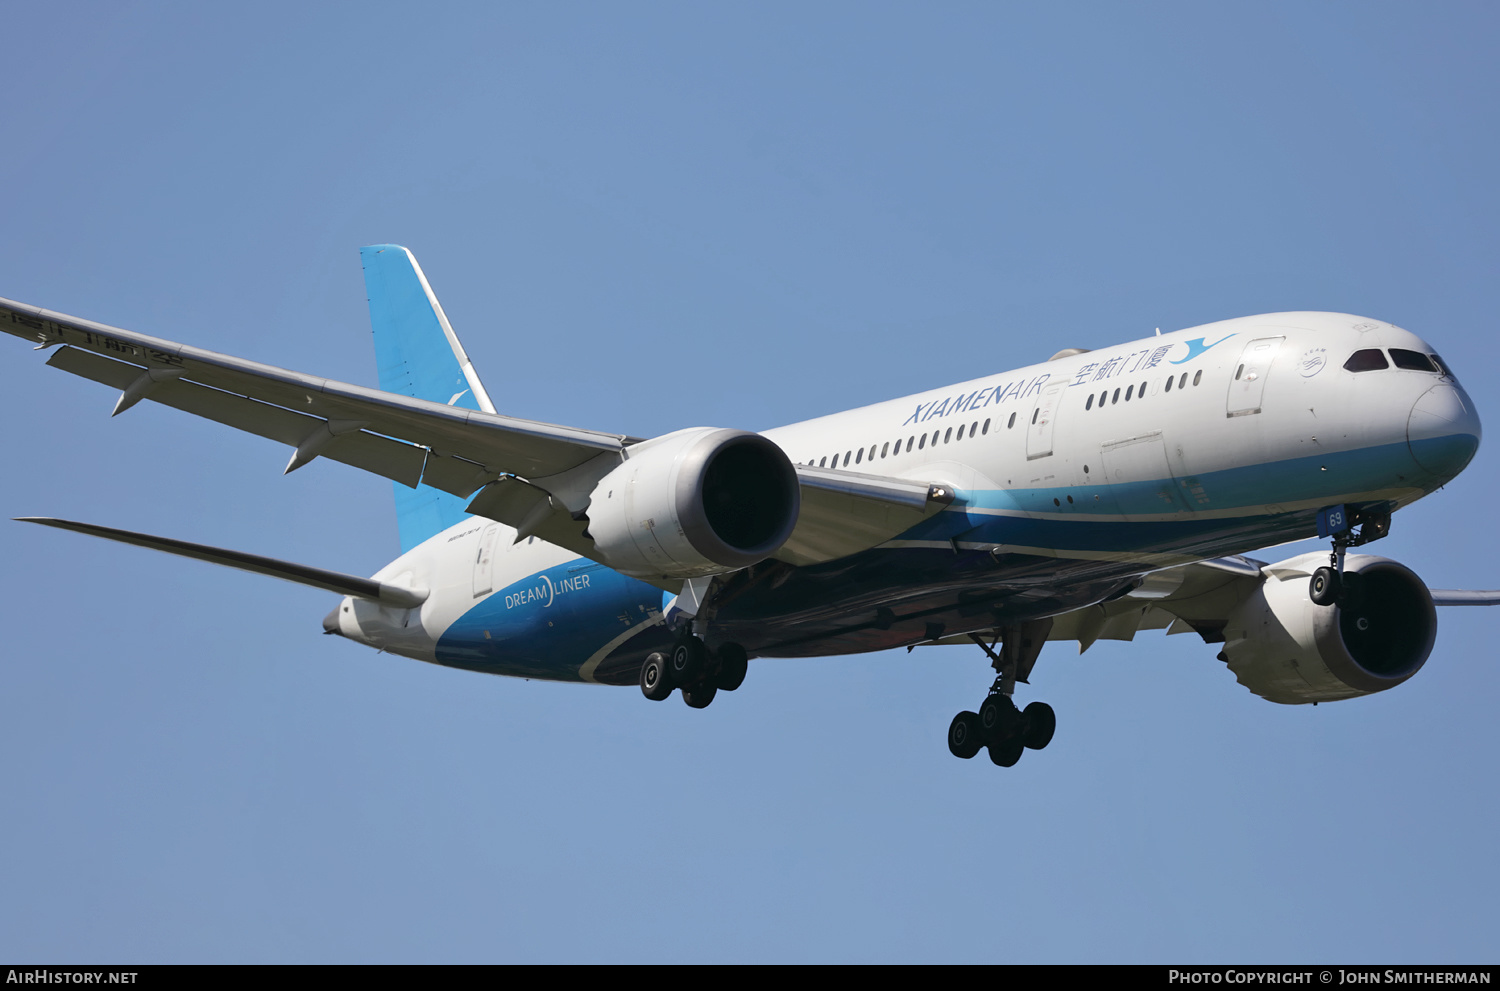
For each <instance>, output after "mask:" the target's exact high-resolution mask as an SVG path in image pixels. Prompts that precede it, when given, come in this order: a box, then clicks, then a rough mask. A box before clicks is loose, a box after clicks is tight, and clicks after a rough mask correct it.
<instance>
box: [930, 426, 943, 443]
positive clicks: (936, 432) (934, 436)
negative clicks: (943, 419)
mask: <svg viewBox="0 0 1500 991" xmlns="http://www.w3.org/2000/svg"><path fill="white" fill-rule="evenodd" d="M942 433H943V430H942V428H941V427H939V428H938V429H936V430H934V431H933V432H932V446H933V447H936V446H937V442H938V438H939V437H940V436H942Z"/></svg>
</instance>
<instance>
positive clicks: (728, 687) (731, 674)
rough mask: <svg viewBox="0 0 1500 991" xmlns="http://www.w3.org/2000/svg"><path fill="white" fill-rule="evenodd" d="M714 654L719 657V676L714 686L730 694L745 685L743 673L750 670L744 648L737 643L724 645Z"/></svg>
mask: <svg viewBox="0 0 1500 991" xmlns="http://www.w3.org/2000/svg"><path fill="white" fill-rule="evenodd" d="M715 653H716V654H717V655H718V657H719V674H718V677H716V678H715V679H714V684H715V685H716V686H718V688H719V690H720V691H725V692H732V691H734V690H735V689H736V688H738V687H740V686H741V685H743V684H744V683H745V673H746V672H747V671H748V670H749V669H750V661H749V659H748V658H747V657H746V656H745V648H744V647H741V646H740V645H739V644H737V643H726V644H721V645H720V646H719V649H718V650H717V651H715Z"/></svg>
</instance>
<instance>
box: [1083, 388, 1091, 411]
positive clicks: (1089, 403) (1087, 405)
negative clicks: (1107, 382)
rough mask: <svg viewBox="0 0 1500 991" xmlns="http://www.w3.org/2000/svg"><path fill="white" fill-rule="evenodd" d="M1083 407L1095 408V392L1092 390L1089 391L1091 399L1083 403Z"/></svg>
mask: <svg viewBox="0 0 1500 991" xmlns="http://www.w3.org/2000/svg"><path fill="white" fill-rule="evenodd" d="M1083 408H1084V409H1093V408H1094V394H1093V393H1092V392H1091V393H1089V401H1088V402H1086V403H1084V404H1083Z"/></svg>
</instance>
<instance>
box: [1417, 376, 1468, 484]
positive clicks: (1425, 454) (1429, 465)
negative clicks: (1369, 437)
mask: <svg viewBox="0 0 1500 991" xmlns="http://www.w3.org/2000/svg"><path fill="white" fill-rule="evenodd" d="M1480 434H1481V430H1480V427H1479V414H1477V413H1476V412H1474V404H1473V402H1472V401H1471V400H1470V399H1469V397H1468V396H1466V395H1464V394H1463V392H1462V391H1460V390H1459V389H1457V388H1456V387H1454V386H1452V385H1447V384H1444V385H1435V386H1433V387H1432V388H1431V389H1428V390H1427V391H1426V392H1425V393H1423V394H1422V396H1421V398H1419V399H1418V400H1417V401H1416V403H1415V404H1414V405H1413V406H1412V408H1411V416H1409V417H1408V418H1407V421H1406V443H1407V446H1408V447H1410V448H1411V456H1412V460H1414V461H1416V463H1417V464H1419V465H1421V466H1422V467H1423V468H1425V469H1426V470H1427V471H1430V472H1432V473H1433V474H1434V475H1440V476H1442V477H1444V478H1452V477H1453V476H1455V475H1457V474H1458V473H1459V472H1461V471H1463V470H1464V466H1465V465H1467V464H1468V463H1469V459H1471V458H1473V457H1474V452H1475V451H1477V450H1479V437H1480Z"/></svg>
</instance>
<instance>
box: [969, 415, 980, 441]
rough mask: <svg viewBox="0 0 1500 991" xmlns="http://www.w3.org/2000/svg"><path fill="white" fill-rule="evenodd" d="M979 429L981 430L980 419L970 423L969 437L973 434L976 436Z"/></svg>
mask: <svg viewBox="0 0 1500 991" xmlns="http://www.w3.org/2000/svg"><path fill="white" fill-rule="evenodd" d="M978 431H979V421H978V420H975V421H974V422H973V423H971V424H969V437H970V438H971V439H972V438H973V436H974V434H975V433H977V432H978Z"/></svg>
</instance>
